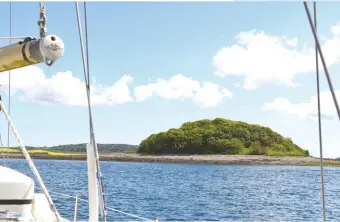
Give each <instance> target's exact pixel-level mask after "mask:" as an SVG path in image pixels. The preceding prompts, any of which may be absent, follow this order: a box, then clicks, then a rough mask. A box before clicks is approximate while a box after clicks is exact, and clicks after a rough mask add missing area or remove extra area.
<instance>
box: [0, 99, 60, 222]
mask: <svg viewBox="0 0 340 222" xmlns="http://www.w3.org/2000/svg"><path fill="white" fill-rule="evenodd" d="M0 107H1V109H2V112H3V113H4V115H5V117H6V119H7V121H8V123H9V125H10V126H11V129H12V132H13V134H14V136H15V138H16V139H17V142H18V144H19V146H20V147H21V151H22V153H23V155H24V156H25V158H26V161H27V163H28V165H29V166H30V168H31V170H32V172H33V174H34V176H35V177H36V179H37V182H38V183H39V185H40V187H41V189H42V190H43V192H44V194H45V196H46V199H47V201H48V203H49V204H50V208H51V210H52V211H53V212H54V214H55V216H56V218H57V220H58V221H59V220H60V215H59V213H58V211H57V209H56V208H55V205H54V203H53V200H52V198H51V196H50V195H49V193H48V190H47V188H46V186H45V184H44V182H43V181H42V179H41V177H40V174H39V172H38V170H37V168H36V167H35V165H34V163H33V161H32V159H31V157H30V155H29V153H28V152H27V149H26V147H25V146H24V144H23V143H22V142H21V139H20V137H19V134H18V132H17V130H16V128H15V126H14V124H13V122H12V119H11V117H10V116H9V114H8V113H7V110H6V108H5V106H4V104H3V103H2V101H1V100H0Z"/></svg>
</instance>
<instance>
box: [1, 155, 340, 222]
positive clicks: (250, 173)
mask: <svg viewBox="0 0 340 222" xmlns="http://www.w3.org/2000/svg"><path fill="white" fill-rule="evenodd" d="M35 163H36V166H37V168H38V170H39V172H40V174H41V176H42V178H43V180H44V182H45V184H46V186H47V187H48V189H49V190H51V191H57V192H63V193H67V194H79V195H81V196H82V197H85V198H86V197H87V174H86V173H87V166H86V162H84V161H61V160H48V161H47V160H35ZM7 165H8V166H10V167H12V168H14V169H18V170H21V171H23V172H25V173H27V174H29V175H31V173H30V170H29V168H28V165H27V164H26V162H25V161H24V160H7ZM101 166H102V171H103V176H104V185H105V191H106V198H107V202H108V205H109V206H111V207H115V208H119V209H121V210H123V211H127V212H130V213H133V214H137V215H139V216H143V217H147V218H150V219H155V218H156V217H160V218H161V221H162V220H163V221H164V220H172V221H174V220H177V221H184V220H186V221H188V220H191V221H192V220H205V221H219V220H224V221H321V215H322V212H321V200H320V184H319V180H320V179H319V178H320V173H319V168H318V167H281V166H280V167H276V166H223V165H203V164H158V163H121V162H101ZM339 175H340V168H326V171H325V182H326V208H327V217H328V219H330V220H332V221H339V218H340V179H339ZM51 195H52V197H53V199H54V200H55V203H56V205H57V209H58V210H59V212H60V213H61V215H62V216H64V217H66V218H69V219H72V218H73V207H74V200H72V199H67V198H64V197H60V196H59V195H55V194H54V195H53V194H51ZM78 212H79V218H80V219H87V205H86V203H85V202H81V203H80V205H79V211H78ZM109 220H111V221H112V220H124V221H129V220H133V218H131V217H128V216H124V215H121V214H119V213H115V212H109Z"/></svg>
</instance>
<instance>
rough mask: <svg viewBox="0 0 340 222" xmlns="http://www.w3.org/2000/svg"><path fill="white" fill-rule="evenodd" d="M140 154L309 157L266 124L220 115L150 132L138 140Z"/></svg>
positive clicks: (305, 151)
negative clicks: (154, 132) (153, 132)
mask: <svg viewBox="0 0 340 222" xmlns="http://www.w3.org/2000/svg"><path fill="white" fill-rule="evenodd" d="M137 152H138V153H140V154H246V155H269V156H309V152H308V150H304V149H302V148H300V147H299V146H297V145H296V144H294V143H293V141H292V140H291V139H290V138H284V137H283V136H281V135H280V134H278V133H276V132H274V131H273V130H271V129H270V128H268V127H263V126H260V125H256V124H248V123H245V122H241V121H233V120H228V119H223V118H216V119H214V120H207V119H205V120H199V121H195V122H187V123H184V124H182V126H181V127H180V128H178V129H174V128H173V129H170V130H168V131H166V132H161V133H158V134H152V135H150V136H149V137H148V138H146V139H145V140H143V141H142V142H141V143H140V146H139V148H138V150H137Z"/></svg>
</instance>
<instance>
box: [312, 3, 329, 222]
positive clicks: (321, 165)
mask: <svg viewBox="0 0 340 222" xmlns="http://www.w3.org/2000/svg"><path fill="white" fill-rule="evenodd" d="M313 5H314V27H315V32H317V20H316V2H314V3H313ZM315 63H316V86H317V94H318V120H319V145H320V176H321V198H322V219H323V221H326V204H325V184H324V176H323V154H322V128H321V105H320V77H319V60H318V49H317V45H316V44H315Z"/></svg>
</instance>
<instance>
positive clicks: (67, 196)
mask: <svg viewBox="0 0 340 222" xmlns="http://www.w3.org/2000/svg"><path fill="white" fill-rule="evenodd" d="M36 188H37V189H39V190H40V189H41V188H40V187H36ZM49 192H50V193H51V194H57V195H59V196H58V197H60V196H62V197H66V198H72V199H74V200H75V204H74V217H73V221H77V219H78V205H79V201H82V202H86V203H88V202H89V201H88V200H86V199H83V198H80V197H79V195H69V194H64V193H60V192H56V191H51V190H50V191H49ZM107 209H108V210H110V211H113V212H117V213H120V214H124V215H126V216H130V217H132V218H136V219H140V220H143V221H160V220H159V218H158V217H157V218H156V219H155V220H151V219H148V218H145V217H141V216H138V215H136V214H132V213H127V212H125V211H122V210H119V209H117V208H113V207H109V206H108V207H107Z"/></svg>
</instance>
